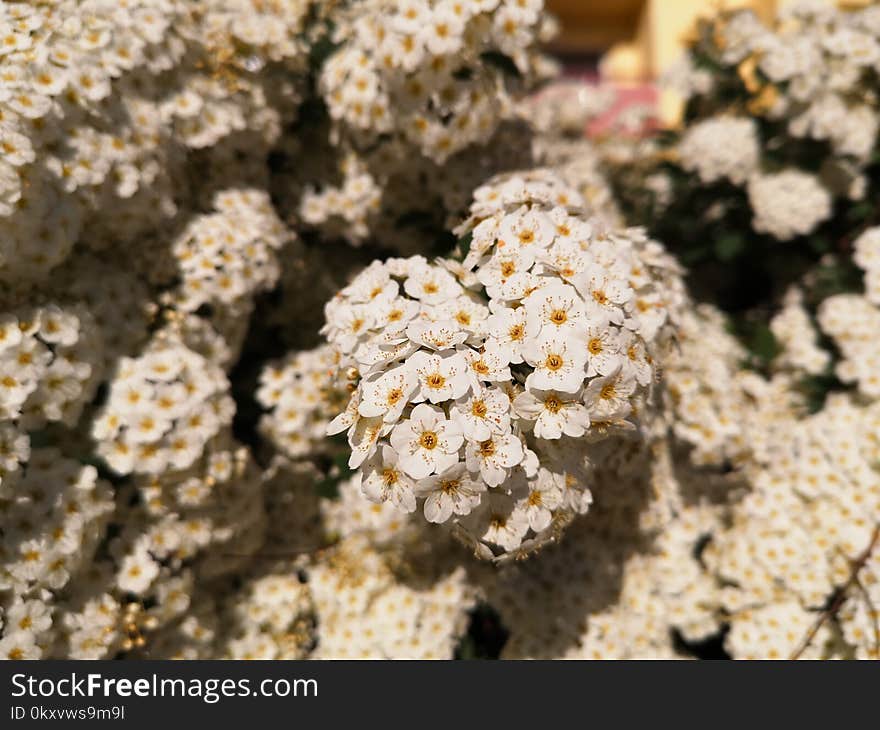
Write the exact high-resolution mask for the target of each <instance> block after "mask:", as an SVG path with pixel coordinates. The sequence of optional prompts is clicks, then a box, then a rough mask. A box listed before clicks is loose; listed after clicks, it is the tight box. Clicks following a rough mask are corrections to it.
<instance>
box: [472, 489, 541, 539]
mask: <svg viewBox="0 0 880 730" xmlns="http://www.w3.org/2000/svg"><path fill="white" fill-rule="evenodd" d="M466 519H467V525H468V527H469V528H470V529H471V531H472V532H473V534H474V535H476V536H477V538H479V539H481V540H485V541H486V542H490V543H493V544H495V545H498V546H499V547H501V548H503V549H504V550H516V548H518V547H519V546H520V545H521V544H522V540H523V537H525V534H526V533H527V532H528V531H529V522H528V518H527V517H526V515H525V512H524V511H523V510H517V509H515V506H514V502H513V500H512V499H511V498H510V497H508V496H507V495H506V494H498V493H490V494H488V495H487V496H486V498H484V499H483V500H482V502H481V503H480V506H479V508H478V509H476V510H474V511H473V512H471V514H470V515H468V517H467V518H466Z"/></svg>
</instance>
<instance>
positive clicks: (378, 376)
mask: <svg viewBox="0 0 880 730" xmlns="http://www.w3.org/2000/svg"><path fill="white" fill-rule="evenodd" d="M474 198H475V202H474V203H473V205H472V207H471V212H472V216H471V218H470V219H469V220H468V221H467V222H466V223H465V224H464V225H463V226H461V227H460V228H459V229H458V233H459V235H465V234H466V235H467V240H468V245H469V248H468V251H467V253H466V255H465V256H464V258H463V260H462V261H461V263H459V262H457V261H454V260H443V261H438V262H435V263H430V262H428V261H427V260H426V259H425V258H423V257H412V258H409V259H391V260H389V261H387V262H385V263H381V262H374V263H373V264H371V265H370V266H369V267H368V268H367V269H365V270H364V271H363V272H362V273H361V274H359V275H358V276H357V277H356V278H355V279H354V280H353V281H352V282H351V283H350V284H349V285H348V286H347V287H346V288H344V289H343V290H342V291H341V292H340V293H339V295H338V296H337V297H336V298H334V299H333V300H332V301H331V302H329V303H328V305H327V308H326V317H327V323H326V325H325V326H324V330H323V331H324V332H325V334H326V336H327V338H328V340H329V341H330V342H331V343H332V344H333V345H335V346H336V347H337V348H338V349H339V351H340V353H341V355H342V359H341V361H340V366H341V367H353V368H355V369H356V370H357V372H358V373H359V375H360V381H359V383H358V386H357V389H356V390H355V391H354V393H353V394H352V396H351V399H350V401H349V404H348V407H347V408H346V410H345V411H344V412H343V413H341V414H340V415H339V416H337V417H336V418H335V419H334V420H333V422H332V423H331V424H330V426H329V428H328V431H329V433H338V432H341V431H347V435H348V442H349V445H350V447H351V450H352V453H351V457H350V459H349V467H351V468H353V469H358V470H359V478H360V480H361V489H362V491H363V493H364V495H365V496H366V497H368V498H369V499H371V500H373V501H375V502H379V503H381V502H386V501H391V502H392V503H393V504H394V505H395V506H396V507H398V508H400V509H401V510H403V511H405V512H412V511H414V510H415V509H416V508H417V506H419V504H420V505H421V509H422V511H423V512H424V515H425V517H426V518H427V519H428V520H429V521H431V522H446V521H448V520H450V519H452V520H453V522H454V523H456V529H457V531H458V532H459V534H463V535H467V536H468V537H469V538H470V539H471V540H476V542H475V545H476V546H477V549H478V551H479V552H480V553H481V554H483V555H491V554H492V552H491V551H487V547H486V545H485V543H489V544H492V545H494V546H495V547H496V549H499V550H500V551H501V552H510V551H513V550H516V549H517V548H519V547H520V545H522V544H523V542H524V541H525V540H527V539H528V535H529V534H530V533H531V534H532V535H541V534H542V533H545V531H547V530H548V529H551V528H552V525H553V524H554V520H556V521H558V520H560V519H563V518H564V517H563V516H564V515H566V514H570V513H578V512H585V511H586V510H587V509H588V507H589V504H590V501H591V499H590V492H589V489H588V486H587V485H586V484H583V483H580V479H579V478H578V476H577V475H578V474H579V473H580V472H581V471H582V470H583V469H584V466H585V459H584V457H585V456H586V453H587V452H583V451H581V449H582V448H584V447H578V446H577V444H578V443H582V444H586V443H588V442H590V441H595V440H599V439H602V438H604V437H606V436H608V435H609V434H613V433H625V432H627V431H630V430H633V429H636V428H637V427H638V425H639V423H640V414H641V412H642V410H643V409H644V408H647V407H649V403H650V400H651V392H652V386H653V384H654V380H655V371H654V365H653V363H654V358H655V357H657V356H658V355H659V354H661V353H662V352H663V349H664V347H665V345H666V342H665V338H666V337H667V336H668V335H667V331H668V328H669V326H670V317H674V316H676V313H677V309H678V307H680V306H681V304H682V301H683V295H682V293H681V291H680V287H678V285H677V283H676V282H677V278H676V277H677V276H678V272H677V269H676V267H675V266H674V265H673V264H672V263H671V261H670V260H669V259H668V257H667V256H666V254H665V253H664V252H663V250H662V248H661V247H660V246H659V245H658V244H656V243H655V242H652V241H650V240H649V239H647V238H646V237H645V236H644V234H643V233H642V232H640V231H637V230H629V231H621V232H606V231H605V230H604V229H599V230H594V228H593V226H592V225H591V223H590V222H589V221H587V220H586V219H584V218H583V217H581V216H579V215H578V214H577V208H576V207H575V206H576V205H577V204H578V203H579V202H580V201H579V196H578V194H577V193H576V192H575V191H573V190H570V189H567V188H566V187H565V185H563V184H562V183H561V182H560V181H559V180H557V179H556V178H554V177H553V176H551V175H547V174H543V173H534V174H532V175H530V176H525V177H522V176H518V175H513V176H508V177H505V178H501V179H498V180H495V181H492V182H490V183H488V184H487V185H485V186H483V187H481V188H479V189H478V190H477V191H476V192H475V194H474ZM664 285H665V286H664ZM421 498H424V501H422V500H421ZM480 543H484V544H483V545H480Z"/></svg>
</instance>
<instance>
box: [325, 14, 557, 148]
mask: <svg viewBox="0 0 880 730" xmlns="http://www.w3.org/2000/svg"><path fill="white" fill-rule="evenodd" d="M542 11H543V0H527V1H526V2H521V1H516V2H513V1H511V0H478V1H477V2H460V1H458V0H406V2H403V3H399V2H389V1H388V0H367V1H366V2H360V3H357V4H355V5H354V6H353V7H352V12H351V16H350V17H349V18H347V19H345V20H346V22H344V23H342V24H340V25H339V27H337V29H336V31H335V35H334V40H335V41H336V43H338V44H339V48H338V50H336V52H335V53H334V54H333V55H332V56H331V57H330V58H329V59H328V60H327V61H326V63H325V64H324V67H323V69H322V72H321V91H322V93H323V96H324V99H325V100H326V102H327V106H328V108H329V111H330V116H331V118H333V119H334V120H337V121H338V122H340V123H341V124H342V125H343V127H344V129H345V130H346V131H348V132H350V133H351V134H353V135H354V136H355V138H356V139H357V140H359V141H360V140H363V141H365V142H368V141H371V140H374V139H376V138H377V137H378V136H380V135H385V134H388V135H395V136H400V137H402V138H403V139H405V140H407V142H409V143H410V144H411V145H413V146H414V147H415V148H416V149H418V150H420V151H421V153H422V154H423V155H425V156H426V157H429V158H431V159H433V160H435V161H437V162H443V161H444V160H446V159H447V158H448V157H449V156H450V155H452V154H454V153H455V152H458V151H460V150H462V149H464V148H465V147H467V146H468V145H471V144H474V143H477V142H485V141H486V140H488V138H489V137H490V136H491V135H492V133H493V132H494V131H495V128H496V127H497V126H498V124H499V122H500V121H501V120H502V119H504V117H505V116H507V115H509V114H510V107H511V102H510V99H509V97H508V96H507V94H506V93H505V86H506V83H507V81H506V79H505V73H506V71H505V66H506V65H508V64H509V65H510V66H511V67H512V69H511V71H510V73H513V74H516V75H523V76H525V75H529V74H534V73H535V68H534V67H535V65H536V57H537V56H538V51H537V48H536V44H537V42H538V40H539V39H540V36H541V30H542V18H543V15H542Z"/></svg>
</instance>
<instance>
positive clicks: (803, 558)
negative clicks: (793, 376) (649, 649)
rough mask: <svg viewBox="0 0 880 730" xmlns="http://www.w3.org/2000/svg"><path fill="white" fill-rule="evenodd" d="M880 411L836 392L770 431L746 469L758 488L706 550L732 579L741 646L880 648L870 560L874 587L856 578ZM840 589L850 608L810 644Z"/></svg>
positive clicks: (767, 653) (768, 650)
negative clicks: (810, 412) (762, 452)
mask: <svg viewBox="0 0 880 730" xmlns="http://www.w3.org/2000/svg"><path fill="white" fill-rule="evenodd" d="M877 418H878V411H877V407H876V405H871V406H869V407H863V406H860V405H858V404H857V403H854V402H852V401H851V400H850V399H849V398H848V397H847V396H845V395H838V396H833V397H830V398H829V400H828V401H827V402H826V404H825V407H824V408H823V409H822V411H820V412H819V413H817V414H815V415H813V416H810V417H809V418H806V419H801V420H795V419H792V420H790V421H789V423H788V424H787V427H786V428H785V429H778V430H776V431H774V432H773V433H771V434H767V435H766V436H765V438H767V440H768V443H767V445H766V456H765V457H760V458H756V459H755V460H754V461H753V463H752V464H751V465H750V466H749V468H748V470H747V474H748V476H749V482H750V485H751V490H750V492H749V493H748V494H747V495H746V496H745V497H744V498H743V499H742V501H741V502H739V503H738V504H736V505H735V507H734V509H733V515H732V524H731V526H730V527H729V528H727V529H724V530H720V531H717V532H716V533H715V534H714V535H713V539H712V541H711V543H710V544H709V545H708V547H707V549H706V551H705V553H704V556H703V560H704V562H705V564H706V565H707V566H708V568H709V570H710V571H711V572H713V573H714V574H715V575H716V576H717V577H718V579H719V581H720V582H721V585H723V586H725V587H723V588H721V590H720V600H721V608H722V609H723V611H724V614H725V617H726V619H727V620H728V621H729V622H730V624H731V631H730V633H729V634H728V636H727V639H726V645H727V647H728V649H729V651H730V652H731V654H732V655H733V656H736V657H742V658H749V657H752V658H755V657H762V658H768V657H769V658H787V657H789V656H792V655H795V654H798V652H801V653H800V655H805V656H812V657H823V656H825V657H835V656H836V657H847V656H852V655H853V654H855V655H857V656H863V657H869V656H873V657H874V658H876V657H877V642H876V635H875V631H874V629H873V628H872V621H871V612H872V611H874V612H875V613H874V620H875V621H876V608H874V607H873V606H874V605H875V604H873V603H872V601H874V600H876V573H872V572H871V567H870V566H869V568H868V570H867V571H866V574H865V575H862V576H861V578H860V580H864V581H865V583H864V584H863V585H866V586H868V587H869V589H866V590H870V593H863V592H861V591H859V590H858V588H857V587H855V588H854V587H853V586H854V585H855V583H853V582H852V581H851V580H850V579H851V575H852V572H853V570H855V569H856V567H857V566H856V562H855V561H856V560H857V559H858V558H859V557H860V556H861V555H862V554H863V553H864V552H865V551H866V550H868V549H869V548H870V547H871V546H872V539H873V538H872V535H873V533H874V530H875V527H876V525H877V515H878V514H880V491H878V480H877V472H876V463H877V453H878V443H877V433H878V423H877ZM873 565H876V562H875V563H871V566H873ZM858 567H859V568H861V567H862V566H858ZM838 591H842V592H843V596H844V597H845V600H846V610H844V611H841V612H838V613H837V614H836V615H835V616H834V617H832V619H831V620H830V621H826V622H824V623H822V625H821V627H820V630H819V631H818V633H817V635H816V636H815V638H814V639H813V640H812V641H811V642H810V643H809V645H807V646H806V647H802V642H803V640H804V637H806V636H807V633H808V631H809V630H810V628H811V627H812V626H813V625H814V624H815V623H816V622H817V621H818V620H819V618H820V616H821V614H822V612H823V611H825V610H826V609H827V607H828V605H829V601H830V598H831V596H833V595H835V593H836V592H838ZM835 626H837V627H838V628H839V630H840V631H835ZM804 652H805V653H804Z"/></svg>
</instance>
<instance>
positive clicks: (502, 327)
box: [486, 307, 532, 365]
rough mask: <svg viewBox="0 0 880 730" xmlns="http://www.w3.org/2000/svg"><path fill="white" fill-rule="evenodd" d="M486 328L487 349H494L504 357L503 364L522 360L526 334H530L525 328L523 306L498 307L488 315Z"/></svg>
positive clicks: (516, 362)
mask: <svg viewBox="0 0 880 730" xmlns="http://www.w3.org/2000/svg"><path fill="white" fill-rule="evenodd" d="M486 330H487V332H488V333H489V341H488V343H487V349H488V348H492V349H494V350H495V351H496V352H497V353H498V354H499V355H500V356H501V357H503V358H504V359H505V365H506V364H507V363H513V364H514V365H516V364H518V363H521V362H522V361H523V354H522V353H523V347H524V346H525V343H526V339H527V338H526V334H527V333H528V334H529V335H531V334H532V333H531V332H529V331H528V328H527V324H526V310H525V307H519V308H517V309H511V308H509V307H500V308H499V309H498V310H497V311H495V313H494V314H492V315H491V316H490V317H489V320H488V321H487V323H486Z"/></svg>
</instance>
